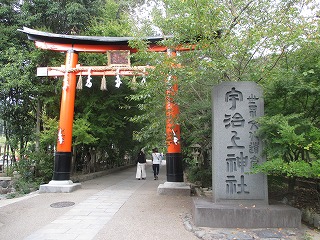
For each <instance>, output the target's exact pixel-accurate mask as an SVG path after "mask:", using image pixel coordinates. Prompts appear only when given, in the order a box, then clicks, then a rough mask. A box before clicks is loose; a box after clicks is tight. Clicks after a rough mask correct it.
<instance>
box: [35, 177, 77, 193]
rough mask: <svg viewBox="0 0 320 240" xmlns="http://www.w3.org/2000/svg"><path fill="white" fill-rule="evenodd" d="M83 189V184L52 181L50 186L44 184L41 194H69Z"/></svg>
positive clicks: (40, 189)
mask: <svg viewBox="0 0 320 240" xmlns="http://www.w3.org/2000/svg"><path fill="white" fill-rule="evenodd" d="M80 188H81V183H73V182H72V181H71V180H67V181H54V180H52V181H50V182H49V183H48V184H42V185H40V188H39V193H69V192H73V191H76V190H77V189H80Z"/></svg>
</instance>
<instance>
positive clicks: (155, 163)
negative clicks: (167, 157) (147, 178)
mask: <svg viewBox="0 0 320 240" xmlns="http://www.w3.org/2000/svg"><path fill="white" fill-rule="evenodd" d="M161 161H162V156H161V154H160V153H158V148H154V149H152V169H153V175H154V180H158V175H159V170H160V164H161Z"/></svg>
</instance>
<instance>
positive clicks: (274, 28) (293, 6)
mask: <svg viewBox="0 0 320 240" xmlns="http://www.w3.org/2000/svg"><path fill="white" fill-rule="evenodd" d="M163 3H164V9H160V10H155V11H154V15H153V17H154V24H155V25H156V26H157V27H158V30H159V31H160V32H161V33H162V34H163V35H164V36H166V35H171V36H173V37H168V38H167V40H166V41H165V42H164V44H165V45H167V46H169V47H171V48H172V50H173V49H175V47H176V46H181V47H184V48H185V49H192V51H182V52H181V51H180V52H178V55H177V57H175V58H170V57H165V56H163V55H162V56H154V55H149V56H146V55H143V54H141V53H140V55H139V56H140V57H145V58H144V59H145V62H144V63H146V64H150V65H152V66H155V69H154V71H153V72H151V73H150V75H148V85H147V87H145V89H143V91H141V92H140V93H141V95H139V96H138V95H136V96H135V98H140V99H143V101H144V104H143V108H144V110H145V111H146V114H145V115H142V116H139V118H136V119H135V120H137V121H138V120H142V121H145V120H147V121H150V124H148V127H146V128H148V129H149V130H150V125H152V126H157V128H161V129H164V128H163V124H162V123H163V119H161V118H155V116H157V112H158V111H159V110H160V109H162V110H163V109H164V93H165V89H166V88H167V87H168V85H165V84H163V83H164V82H165V78H166V77H167V76H175V77H176V79H177V81H178V84H179V93H178V94H177V95H176V96H175V101H176V102H177V103H178V104H179V106H180V112H181V114H180V118H179V119H177V123H178V124H180V125H181V127H182V136H183V150H184V151H186V153H187V151H189V152H190V148H189V149H188V146H190V145H191V144H192V143H200V144H201V145H202V148H210V147H211V90H212V87H213V86H214V85H216V84H218V83H220V82H222V81H254V82H257V83H259V84H260V85H262V86H263V87H267V83H271V82H272V79H273V77H274V75H275V74H278V73H279V72H278V69H279V67H280V64H282V63H285V62H286V60H287V59H288V56H289V55H291V54H293V53H294V52H296V51H298V49H300V48H301V47H302V46H303V44H305V43H306V42H309V41H314V40H315V39H313V36H317V31H318V25H317V21H318V20H317V17H316V16H315V15H316V13H315V12H314V13H313V15H311V16H309V17H306V16H305V15H304V13H305V10H306V9H313V10H315V9H316V10H319V8H318V6H317V5H316V3H312V2H310V1H304V0H302V1H264V0H262V1H243V0H235V1H207V0H184V1H178V0H164V1H163ZM314 8H315V9H314ZM316 10H315V11H316ZM143 47H144V45H143V44H142V46H141V49H144V48H143ZM164 55H165V54H164ZM301 60H302V59H301ZM296 63H297V62H296ZM179 64H181V67H176V68H173V67H172V66H177V65H179ZM309 70H310V69H309ZM309 70H306V71H305V72H306V73H308V74H309V72H308V71H309ZM279 75H280V73H279ZM282 76H283V75H282ZM280 82H281V81H280ZM288 86H290V85H288ZM266 91H268V90H267V89H266ZM271 92H272V91H271ZM149 96H152V97H150V98H149ZM156 99H157V100H156ZM281 99H282V98H281V96H279V97H278V101H281ZM266 100H267V97H266ZM157 102H158V104H157V105H155V104H156V103H157ZM271 102H272V101H270V103H269V105H267V109H266V111H267V112H271V111H272V107H271V104H272V103H271ZM159 103H161V104H159ZM274 104H275V105H276V103H274ZM268 106H270V108H268ZM138 136H139V137H141V138H143V137H147V138H151V136H152V138H153V140H155V138H156V139H157V140H156V141H163V136H162V135H158V134H156V135H152V134H146V130H145V129H143V131H141V132H140V133H138Z"/></svg>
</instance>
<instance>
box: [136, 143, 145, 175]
mask: <svg viewBox="0 0 320 240" xmlns="http://www.w3.org/2000/svg"><path fill="white" fill-rule="evenodd" d="M146 164H147V161H146V155H145V153H144V149H143V148H142V149H141V150H140V152H139V153H138V160H137V173H136V178H137V179H138V180H140V179H141V178H142V179H143V180H145V179H146V178H147V173H146Z"/></svg>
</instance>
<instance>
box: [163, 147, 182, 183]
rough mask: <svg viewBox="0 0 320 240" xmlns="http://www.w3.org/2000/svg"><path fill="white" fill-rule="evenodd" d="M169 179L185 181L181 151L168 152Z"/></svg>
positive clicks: (169, 180) (170, 180) (171, 180)
mask: <svg viewBox="0 0 320 240" xmlns="http://www.w3.org/2000/svg"><path fill="white" fill-rule="evenodd" d="M166 165H167V181H168V182H183V167H182V154H181V153H167V154H166Z"/></svg>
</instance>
